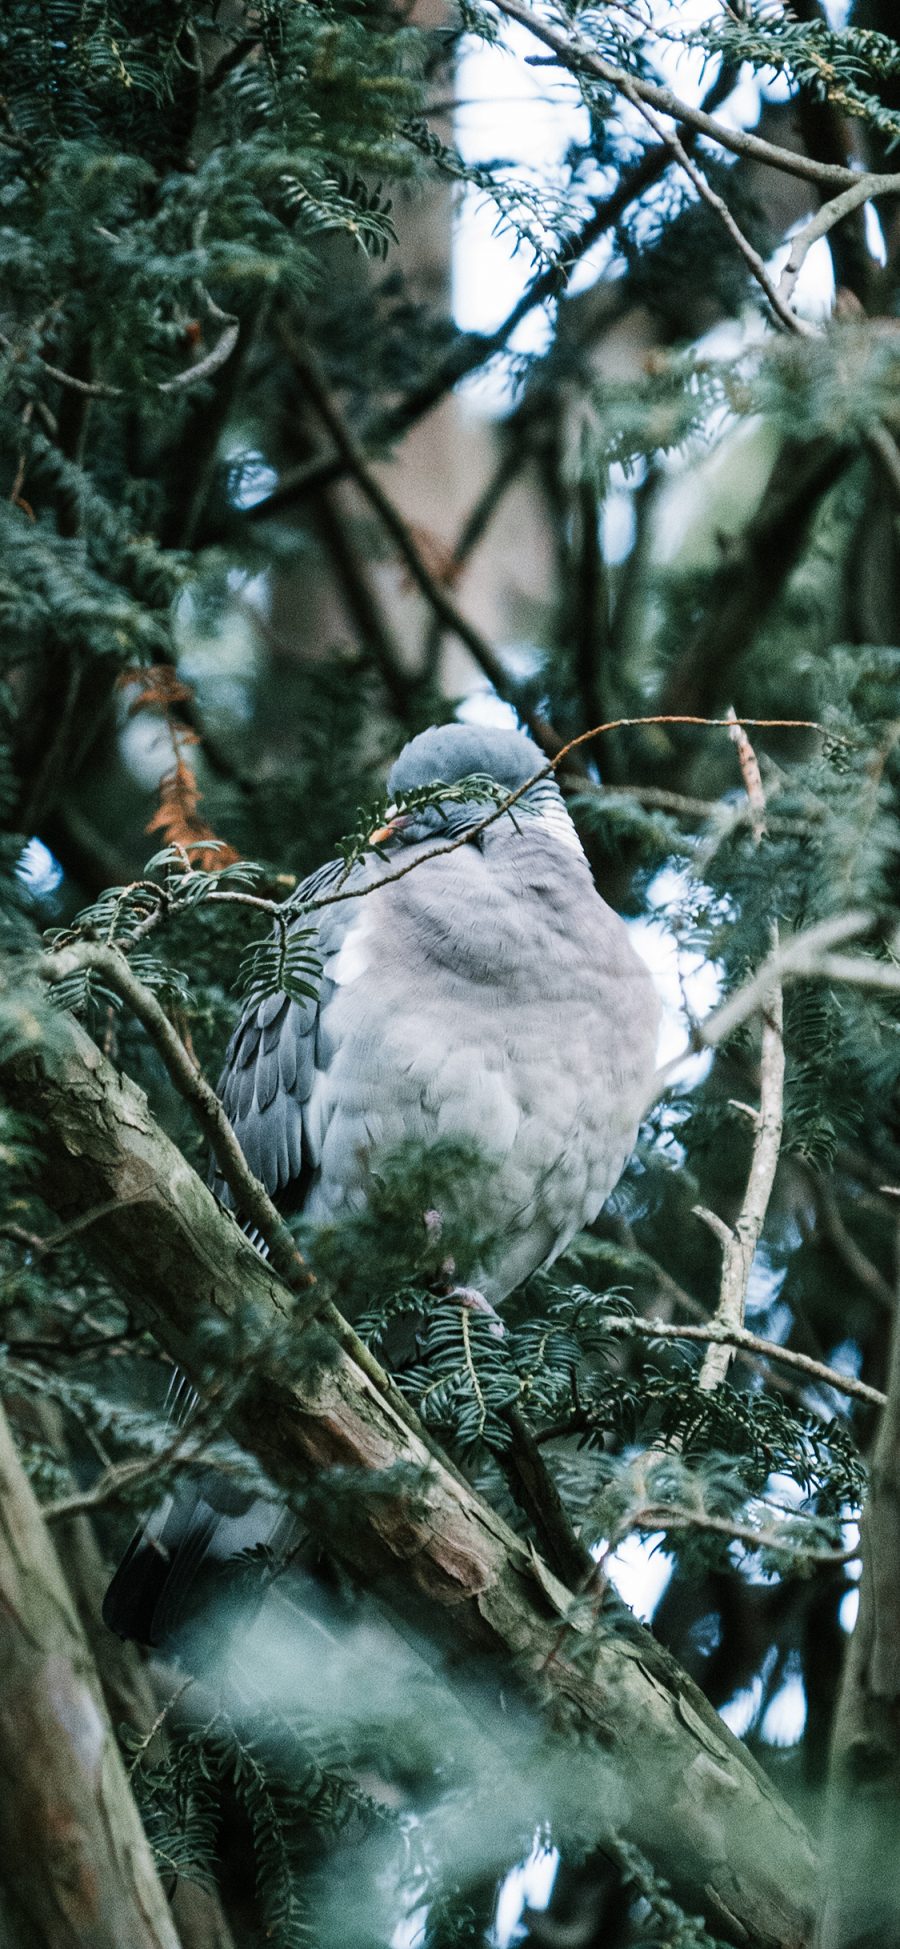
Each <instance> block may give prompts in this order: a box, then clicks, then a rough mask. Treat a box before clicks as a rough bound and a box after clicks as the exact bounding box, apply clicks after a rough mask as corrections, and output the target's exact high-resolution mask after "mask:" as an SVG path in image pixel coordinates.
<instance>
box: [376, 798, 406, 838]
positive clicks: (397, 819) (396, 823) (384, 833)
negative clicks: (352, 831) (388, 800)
mask: <svg viewBox="0 0 900 1949" xmlns="http://www.w3.org/2000/svg"><path fill="white" fill-rule="evenodd" d="M408 825H409V815H408V813H406V814H404V813H402V812H398V813H395V814H393V815H392V813H391V808H390V807H388V817H387V823H386V825H383V826H376V828H375V831H374V832H370V834H369V845H370V846H383V845H385V843H386V841H387V840H388V839H393V837H394V834H395V832H402V831H403V828H404V826H408Z"/></svg>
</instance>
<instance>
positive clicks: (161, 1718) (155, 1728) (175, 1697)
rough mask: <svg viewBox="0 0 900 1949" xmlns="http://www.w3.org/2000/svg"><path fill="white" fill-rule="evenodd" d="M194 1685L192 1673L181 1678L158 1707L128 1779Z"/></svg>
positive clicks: (137, 1751) (133, 1755)
mask: <svg viewBox="0 0 900 1949" xmlns="http://www.w3.org/2000/svg"><path fill="white" fill-rule="evenodd" d="M196 1683H197V1680H196V1678H195V1677H194V1676H193V1674H192V1673H191V1674H190V1675H189V1676H188V1677H187V1678H183V1679H182V1681H181V1684H180V1685H177V1686H176V1687H175V1690H174V1692H173V1693H172V1694H171V1696H170V1697H169V1698H167V1699H166V1701H165V1704H164V1705H161V1706H160V1708H159V1711H158V1713H157V1715H156V1718H155V1719H154V1721H153V1724H152V1726H148V1728H147V1731H146V1732H145V1734H144V1737H143V1739H142V1740H141V1742H140V1744H139V1745H138V1746H136V1747H135V1750H134V1752H133V1753H132V1756H131V1759H130V1760H129V1762H128V1768H127V1772H128V1778H129V1779H131V1776H132V1774H133V1773H135V1772H136V1771H137V1769H138V1767H139V1766H140V1765H141V1764H142V1762H143V1759H144V1755H145V1754H146V1752H147V1749H148V1747H149V1746H152V1744H153V1741H154V1739H155V1738H156V1735H157V1733H158V1732H162V1729H163V1726H164V1725H165V1723H166V1720H167V1719H168V1717H169V1714H170V1712H173V1711H174V1709H175V1707H176V1705H178V1704H179V1703H180V1701H181V1700H182V1699H183V1698H184V1695H185V1692H187V1691H188V1690H189V1689H190V1687H191V1686H192V1685H196ZM180 1872H181V1871H180V1869H179V1874H180Z"/></svg>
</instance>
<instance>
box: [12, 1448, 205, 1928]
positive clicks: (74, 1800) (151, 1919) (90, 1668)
mask: <svg viewBox="0 0 900 1949" xmlns="http://www.w3.org/2000/svg"><path fill="white" fill-rule="evenodd" d="M0 1669H2V1672H3V1683H2V1692H0V1884H2V1893H0V1943H4V1944H5V1940H6V1937H7V1936H8V1938H9V1941H10V1943H12V1942H15V1944H16V1945H17V1949H32V1945H34V1949H178V1937H177V1935H176V1932H175V1927H174V1924H173V1922H172V1918H171V1916H170V1913H169V1909H168V1905H167V1903H166V1899H165V1896H164V1894H163V1891H162V1888H161V1887H160V1884H159V1881H158V1879H157V1875H156V1869H155V1867H154V1864H153V1859H152V1856H151V1853H150V1849H149V1846H148V1844H147V1839H146V1836H145V1834H144V1830H143V1828H142V1826H141V1822H140V1817H139V1815H138V1811H137V1808H136V1806H135V1803H134V1800H133V1798H132V1794H131V1789H130V1787H129V1785H128V1780H127V1777H126V1774H125V1769H124V1767H123V1765H122V1761H121V1759H120V1758H119V1754H118V1750H117V1748H116V1744H115V1740H114V1738H113V1735H112V1729H111V1727H110V1724H109V1721H108V1719H107V1717H106V1712H105V1709H104V1705H103V1695H102V1692H101V1689H100V1682H99V1679H98V1677H97V1673H96V1670H95V1668H94V1664H93V1661H92V1659H91V1655H90V1652H89V1650H88V1648H87V1645H86V1643H85V1640H84V1637H83V1635H82V1631H81V1627H80V1625H79V1622H78V1617H77V1614H76V1611H75V1608H74V1605H73V1603H72V1600H71V1598H70V1596H69V1593H68V1590H67V1589H66V1585H65V1581H64V1578H63V1575H62V1571H61V1570H60V1567H59V1563H58V1561H57V1558H56V1555H55V1553H54V1550H53V1546H52V1544H51V1542H50V1538H49V1536H48V1534H47V1531H46V1528H45V1526H44V1523H43V1522H42V1520H41V1515H40V1510H39V1508H38V1505H37V1502H36V1500H35V1497H34V1495H33V1493H32V1490H31V1486H30V1484H29V1482H28V1480H27V1477H26V1476H25V1473H24V1471H23V1469H22V1466H21V1464H20V1462H19V1459H18V1456H17V1454H16V1451H15V1448H14V1446H13V1441H12V1437H11V1435H10V1432H9V1427H8V1424H7V1422H6V1418H5V1416H4V1415H3V1414H2V1411H0Z"/></svg>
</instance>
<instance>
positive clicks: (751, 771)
mask: <svg viewBox="0 0 900 1949" xmlns="http://www.w3.org/2000/svg"><path fill="white" fill-rule="evenodd" d="M729 716H730V717H731V718H732V720H733V723H732V726H731V732H730V735H731V738H732V740H733V742H734V744H735V745H736V746H737V753H738V763H739V765H740V768H741V777H742V778H743V781H744V790H745V791H746V794H747V802H748V804H749V806H750V813H751V817H752V819H753V830H754V837H755V840H756V844H757V845H760V844H761V842H762V840H763V838H764V836H765V830H766V799H765V793H764V791H763V783H762V777H761V775H760V769H759V764H758V761H757V757H756V752H755V751H754V749H753V746H752V744H751V743H750V739H749V738H748V736H747V733H746V731H745V730H744V728H743V725H741V724H739V723H738V721H737V718H736V717H735V713H734V711H733V710H732V711H730V712H729ZM770 938H771V942H772V950H773V953H777V951H778V923H777V921H774V920H773V922H772V925H771V929H770ZM762 1010H763V1021H762V1048H761V1052H760V1070H759V1078H760V1080H759V1110H758V1112H757V1113H756V1115H755V1117H754V1130H753V1150H752V1154H751V1159H750V1173H749V1176H748V1178H747V1189H746V1191H745V1193H744V1201H743V1204H742V1206H741V1210H740V1212H739V1214H738V1217H737V1220H736V1222H735V1225H734V1228H733V1230H731V1231H728V1233H727V1236H725V1238H724V1242H723V1252H722V1278H721V1284H720V1287H719V1301H718V1305H717V1307H716V1315H715V1317H716V1322H717V1324H718V1325H719V1326H728V1327H742V1326H743V1324H744V1307H745V1305H746V1302H747V1284H748V1281H749V1278H750V1272H751V1268H752V1265H753V1260H754V1258H755V1256H756V1248H757V1246H758V1244H759V1241H760V1237H761V1235H762V1228H763V1225H764V1224H765V1218H766V1212H767V1210H768V1208H769V1198H770V1197H771V1194H772V1186H773V1184H774V1182H775V1171H776V1169H777V1165H778V1154H779V1151H780V1149H781V1131H782V1126H783V1121H784V1003H783V998H782V990H781V983H780V981H779V980H778V977H777V976H775V977H773V979H772V980H771V981H770V984H769V987H768V988H767V990H766V991H765V994H764V996H763V1000H762ZM730 1361H731V1353H730V1350H729V1348H728V1346H727V1344H726V1343H722V1342H720V1343H718V1344H711V1345H710V1346H709V1347H708V1348H707V1351H706V1354H705V1357H704V1361H703V1366H702V1368H701V1370H700V1383H699V1384H700V1387H701V1389H702V1390H703V1392H704V1393H710V1392H711V1391H712V1390H713V1388H716V1387H718V1386H719V1384H720V1382H721V1381H723V1380H724V1379H725V1375H726V1374H727V1372H728V1368H729V1365H730Z"/></svg>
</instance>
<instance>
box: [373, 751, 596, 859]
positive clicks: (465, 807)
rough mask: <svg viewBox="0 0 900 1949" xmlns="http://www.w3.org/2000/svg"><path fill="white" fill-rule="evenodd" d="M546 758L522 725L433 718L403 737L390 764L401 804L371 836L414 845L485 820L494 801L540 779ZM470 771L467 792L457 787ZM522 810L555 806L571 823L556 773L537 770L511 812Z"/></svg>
mask: <svg viewBox="0 0 900 1949" xmlns="http://www.w3.org/2000/svg"><path fill="white" fill-rule="evenodd" d="M546 762H547V761H546V759H545V757H544V754H543V752H542V751H540V750H539V748H538V746H537V745H536V744H535V743H534V740H533V739H532V738H530V737H528V736H527V735H526V733H525V732H524V731H507V730H503V729H500V728H499V727H498V726H496V725H479V724H434V725H432V727H431V729H430V730H428V731H422V732H420V734H419V736H418V737H417V738H412V739H411V740H410V742H409V744H407V745H404V748H403V750H402V751H401V753H400V756H399V758H398V759H397V761H396V763H395V764H394V765H393V766H392V768H391V771H390V772H389V774H388V791H389V792H390V794H391V798H392V800H393V801H394V802H395V805H392V806H391V807H390V808H389V810H388V816H387V820H386V822H385V824H384V825H383V826H382V827H380V828H379V830H378V831H377V832H375V833H373V834H372V837H371V841H370V844H374V845H383V844H385V843H387V842H388V841H396V842H398V843H402V844H405V845H410V844H412V843H415V842H416V841H418V840H423V839H431V838H438V837H442V838H450V837H456V836H457V835H459V834H460V833H462V832H465V831H466V829H467V827H469V826H475V825H479V824H480V822H481V820H482V819H483V818H484V817H485V815H486V814H487V813H489V812H490V810H491V806H492V804H497V803H500V801H501V800H502V798H504V797H506V796H507V795H508V794H509V793H511V792H517V791H518V790H519V789H520V787H521V786H523V785H527V784H528V782H529V780H530V779H535V778H536V775H537V774H538V773H539V772H542V771H543V770H544V768H545V765H546ZM467 779H471V780H472V781H473V787H472V792H471V795H468V796H467V795H466V793H465V792H464V791H463V792H462V793H461V792H460V789H459V788H460V785H461V784H464V782H465V781H466V780H467ZM441 785H446V786H447V788H448V791H447V797H446V798H442V797H441V796H440V793H439V791H435V788H436V787H439V786H441ZM419 794H433V796H432V797H431V798H430V802H428V803H426V804H424V805H415V803H413V805H410V803H409V802H410V800H412V801H415V799H416V797H417V795H419ZM395 808H396V809H395ZM519 812H521V813H522V814H523V815H525V816H527V815H528V814H529V813H537V814H541V815H545V816H547V815H550V816H552V815H553V813H554V812H555V813H556V815H557V818H559V817H561V818H562V819H563V820H565V823H566V825H567V826H568V825H569V824H570V822H569V819H568V815H567V813H566V811H565V808H564V806H563V802H562V797H561V794H560V791H559V787H558V785H557V783H556V780H555V779H554V778H553V776H552V774H548V775H547V776H546V777H544V778H536V783H535V784H533V785H531V786H530V788H529V790H528V791H527V792H524V793H523V795H522V797H521V798H520V799H517V800H516V804H515V806H514V807H513V808H512V811H511V815H510V816H513V815H514V814H516V813H519ZM573 837H574V834H573ZM576 843H577V841H576Z"/></svg>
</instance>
